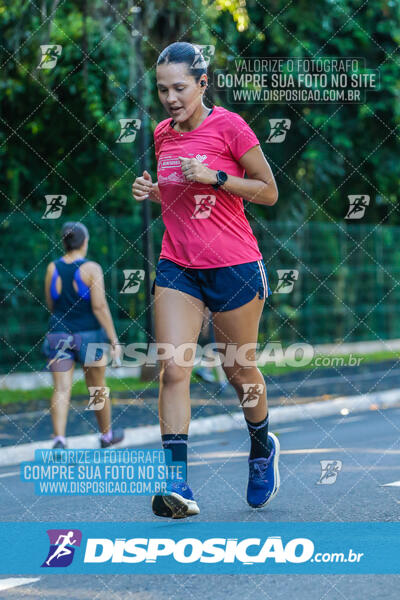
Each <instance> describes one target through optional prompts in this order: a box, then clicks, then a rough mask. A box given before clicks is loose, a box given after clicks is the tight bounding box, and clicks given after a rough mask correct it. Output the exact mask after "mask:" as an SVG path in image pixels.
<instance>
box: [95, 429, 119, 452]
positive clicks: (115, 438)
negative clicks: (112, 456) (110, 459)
mask: <svg viewBox="0 0 400 600" xmlns="http://www.w3.org/2000/svg"><path fill="white" fill-rule="evenodd" d="M124 435H125V434H124V430H123V429H113V432H112V438H111V440H110V441H109V442H106V441H105V440H103V438H100V446H101V447H102V448H109V447H110V446H112V445H113V444H118V443H119V442H122V440H123V439H124Z"/></svg>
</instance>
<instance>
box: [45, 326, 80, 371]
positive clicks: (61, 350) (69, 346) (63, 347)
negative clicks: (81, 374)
mask: <svg viewBox="0 0 400 600" xmlns="http://www.w3.org/2000/svg"><path fill="white" fill-rule="evenodd" d="M48 337H49V339H50V348H55V349H56V350H57V353H56V355H55V356H54V357H53V358H52V359H51V360H49V362H48V364H47V368H48V369H49V368H50V367H51V365H52V364H53V363H55V362H60V361H62V360H67V359H71V352H67V350H75V349H76V344H75V339H74V337H75V336H74V335H72V334H71V335H67V336H66V337H65V334H50V335H49V336H48ZM56 341H57V344H56V343H55V342H56ZM69 368H70V367H68V370H69Z"/></svg>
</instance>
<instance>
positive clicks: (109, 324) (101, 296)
mask: <svg viewBox="0 0 400 600" xmlns="http://www.w3.org/2000/svg"><path fill="white" fill-rule="evenodd" d="M86 268H87V269H89V268H90V284H89V287H90V300H91V306H92V311H93V313H94V315H95V316H96V317H97V319H98V321H99V323H100V325H101V326H102V327H104V329H105V331H106V333H107V336H108V339H109V340H110V343H111V345H112V347H113V348H115V347H116V345H117V344H118V343H119V342H118V337H117V334H116V331H115V328H114V323H113V320H112V316H111V312H110V308H109V306H108V302H107V298H106V294H105V289H104V276H103V269H102V268H101V266H100V265H99V264H98V263H95V262H90V263H87V266H86Z"/></svg>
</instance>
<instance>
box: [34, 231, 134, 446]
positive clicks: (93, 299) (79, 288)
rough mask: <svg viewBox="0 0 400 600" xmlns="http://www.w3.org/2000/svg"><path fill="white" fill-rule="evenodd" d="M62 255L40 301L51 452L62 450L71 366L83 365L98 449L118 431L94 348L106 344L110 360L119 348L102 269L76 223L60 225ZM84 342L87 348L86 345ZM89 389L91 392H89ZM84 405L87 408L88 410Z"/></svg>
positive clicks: (99, 353)
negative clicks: (45, 318) (45, 316)
mask: <svg viewBox="0 0 400 600" xmlns="http://www.w3.org/2000/svg"><path fill="white" fill-rule="evenodd" d="M61 235H62V240H63V244H64V248H65V254H64V256H62V257H60V258H59V259H58V260H56V261H54V262H51V263H50V264H49V265H48V267H47V272H46V279H45V295H46V303H47V306H48V307H49V309H50V310H51V313H52V314H51V316H50V319H49V326H48V334H47V335H46V339H45V342H44V345H43V352H44V354H45V356H47V358H48V359H49V360H48V365H47V366H48V369H49V370H50V371H51V373H52V375H53V381H54V392H53V395H52V397H51V404H50V411H51V418H52V422H53V430H54V438H55V439H54V446H53V448H66V438H65V433H66V425H67V419H68V408H69V401H70V396H71V388H72V379H73V372H74V367H75V362H79V363H81V364H82V365H83V371H84V374H85V380H86V385H87V387H88V390H89V392H90V391H92V394H91V396H90V400H89V404H92V406H91V408H93V409H95V408H96V407H95V405H96V403H98V406H99V407H100V406H101V410H95V414H96V417H97V422H98V426H99V430H100V433H101V436H100V445H101V447H102V448H106V447H108V446H111V445H112V444H116V443H118V442H120V441H121V440H122V439H123V437H124V434H123V430H122V429H114V430H113V429H112V428H111V406H110V399H109V396H108V395H107V393H106V390H105V385H106V383H105V368H106V364H107V357H106V355H105V354H104V353H103V350H101V349H100V348H97V349H96V347H95V344H101V343H111V348H112V349H111V354H112V358H113V360H114V361H117V362H118V360H119V356H120V346H119V345H118V338H117V334H116V332H115V328H114V324H113V320H112V317H111V313H110V309H109V306H108V303H107V299H106V296H105V290H104V279H103V270H102V268H101V266H100V265H99V264H97V263H95V262H92V261H88V260H87V259H86V258H85V256H86V253H87V249H88V242H89V232H88V230H87V228H86V227H85V225H83V224H82V223H73V222H70V223H65V225H64V226H63V228H62V234H61ZM89 344H93V345H92V346H90V345H89ZM89 388H95V389H94V390H93V389H92V390H90V389H89ZM88 407H89V406H88Z"/></svg>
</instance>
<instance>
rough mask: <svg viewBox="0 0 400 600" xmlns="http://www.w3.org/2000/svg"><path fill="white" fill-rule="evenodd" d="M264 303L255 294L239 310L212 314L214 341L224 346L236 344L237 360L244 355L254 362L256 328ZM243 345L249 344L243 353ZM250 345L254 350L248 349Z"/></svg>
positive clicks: (256, 337)
mask: <svg viewBox="0 0 400 600" xmlns="http://www.w3.org/2000/svg"><path fill="white" fill-rule="evenodd" d="M264 303H265V300H263V299H261V300H260V298H259V296H258V294H257V295H256V296H255V297H254V298H253V300H251V301H250V302H247V303H246V304H244V305H243V306H240V307H239V308H235V309H234V310H228V311H224V312H216V313H213V315H212V319H213V325H214V334H215V339H216V341H217V342H219V343H224V344H236V345H237V357H238V358H240V357H241V356H243V355H245V356H246V357H247V359H248V360H250V361H251V360H253V361H254V358H255V348H256V344H257V339H258V328H259V324H260V318H261V314H262V311H263V308H264ZM245 344H249V349H248V350H247V351H245V350H246V348H245V347H244V346H245ZM251 345H252V346H253V348H254V350H251V349H250V346H251ZM235 362H236V361H235ZM232 366H233V365H232ZM254 366H255V365H254Z"/></svg>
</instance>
